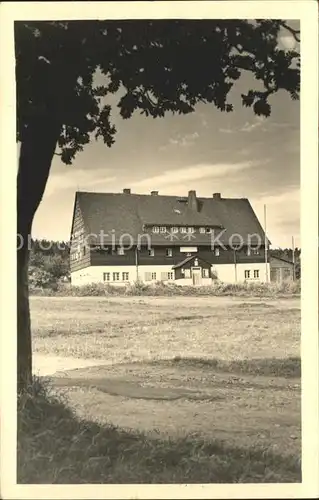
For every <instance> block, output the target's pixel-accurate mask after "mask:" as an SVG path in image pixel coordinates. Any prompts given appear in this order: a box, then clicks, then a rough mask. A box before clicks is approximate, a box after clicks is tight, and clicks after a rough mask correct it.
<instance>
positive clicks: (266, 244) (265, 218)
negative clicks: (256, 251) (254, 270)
mask: <svg viewBox="0 0 319 500" xmlns="http://www.w3.org/2000/svg"><path fill="white" fill-rule="evenodd" d="M264 231H265V266H266V283H268V262H267V261H268V238H267V209H266V205H264Z"/></svg>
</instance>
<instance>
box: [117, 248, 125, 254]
mask: <svg viewBox="0 0 319 500" xmlns="http://www.w3.org/2000/svg"><path fill="white" fill-rule="evenodd" d="M117 255H124V248H123V247H118V249H117Z"/></svg>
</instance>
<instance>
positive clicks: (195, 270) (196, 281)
mask: <svg viewBox="0 0 319 500" xmlns="http://www.w3.org/2000/svg"><path fill="white" fill-rule="evenodd" d="M192 278H193V285H195V286H198V285H201V284H202V268H201V267H192Z"/></svg>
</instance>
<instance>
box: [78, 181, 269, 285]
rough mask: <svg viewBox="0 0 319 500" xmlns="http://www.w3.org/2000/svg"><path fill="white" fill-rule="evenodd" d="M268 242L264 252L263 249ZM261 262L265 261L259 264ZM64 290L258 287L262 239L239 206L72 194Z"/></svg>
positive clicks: (264, 270) (244, 204) (216, 198)
mask: <svg viewBox="0 0 319 500" xmlns="http://www.w3.org/2000/svg"><path fill="white" fill-rule="evenodd" d="M269 243H270V242H269V241H268V245H269ZM267 260H268V259H267ZM70 267H71V283H72V284H73V285H81V284H87V283H92V282H95V283H97V282H107V283H110V284H118V285H120V284H126V283H128V282H130V283H133V282H135V281H137V280H139V281H143V282H146V283H152V282H156V281H163V282H165V283H168V282H175V283H176V284H178V285H183V284H188V285H189V284H193V285H203V284H210V283H212V282H213V281H214V280H220V281H223V282H228V283H234V282H243V281H266V280H268V277H269V274H270V273H269V271H270V269H269V263H268V262H267V264H266V259H265V234H264V231H263V229H262V227H261V225H260V223H259V221H258V219H257V217H256V215H255V213H254V211H253V209H252V207H251V205H250V203H249V201H248V200H247V199H243V198H241V199H232V198H222V197H221V195H220V193H215V194H213V195H212V196H211V197H209V198H202V197H197V195H196V191H189V193H188V195H187V196H162V195H159V193H158V191H152V192H151V194H149V195H141V194H132V193H131V190H130V189H124V190H123V193H89V192H77V193H76V194H75V201H74V210H73V218H72V229H71V251H70Z"/></svg>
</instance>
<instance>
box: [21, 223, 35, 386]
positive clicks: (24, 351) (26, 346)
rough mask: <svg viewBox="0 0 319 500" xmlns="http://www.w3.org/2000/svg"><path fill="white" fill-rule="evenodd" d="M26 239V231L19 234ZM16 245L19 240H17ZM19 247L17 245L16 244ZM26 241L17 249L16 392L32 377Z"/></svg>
mask: <svg viewBox="0 0 319 500" xmlns="http://www.w3.org/2000/svg"><path fill="white" fill-rule="evenodd" d="M22 238H23V240H24V238H26V240H27V239H28V233H27V232H26V233H25V234H24V235H22V234H21V236H20V239H21V240H22ZM18 245H21V242H20V241H18ZM18 248H19V246H18ZM28 257H29V249H28V243H27V245H26V246H25V247H23V248H21V250H18V258H17V305H18V311H17V313H18V318H17V319H18V323H17V327H18V332H17V333H18V345H17V348H18V353H17V354H18V359H17V363H18V374H17V376H18V380H17V382H18V392H22V391H23V390H25V389H26V388H27V387H28V386H29V385H30V384H31V379H32V352H31V324H30V307H29V286H28V260H29V259H28Z"/></svg>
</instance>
